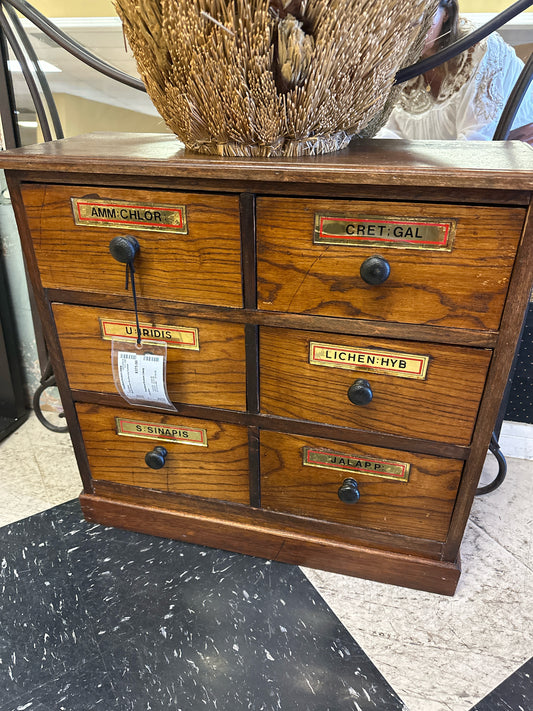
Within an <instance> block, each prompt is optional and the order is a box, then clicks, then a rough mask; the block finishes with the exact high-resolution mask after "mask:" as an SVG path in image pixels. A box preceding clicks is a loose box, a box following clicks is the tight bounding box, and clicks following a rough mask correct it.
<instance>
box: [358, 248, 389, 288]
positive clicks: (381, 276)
mask: <svg viewBox="0 0 533 711" xmlns="http://www.w3.org/2000/svg"><path fill="white" fill-rule="evenodd" d="M359 271H360V273H361V278H362V279H363V281H366V283H367V284H373V285H374V284H383V282H384V281H387V279H388V278H389V274H390V264H389V263H388V262H387V260H386V259H385V258H384V257H378V256H377V255H376V256H374V257H368V259H365V261H364V262H363V263H362V264H361V269H360V270H359Z"/></svg>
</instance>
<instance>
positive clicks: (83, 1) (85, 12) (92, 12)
mask: <svg viewBox="0 0 533 711" xmlns="http://www.w3.org/2000/svg"><path fill="white" fill-rule="evenodd" d="M459 3H460V7H461V11H462V12H501V10H505V9H506V8H507V7H509V6H510V5H512V3H513V0H459ZM31 4H32V5H33V6H34V7H36V8H37V9H38V10H39V11H40V12H42V13H43V15H46V16H47V17H111V16H113V15H116V12H115V8H114V7H113V2H112V0H32V2H31ZM526 12H533V8H529V10H526Z"/></svg>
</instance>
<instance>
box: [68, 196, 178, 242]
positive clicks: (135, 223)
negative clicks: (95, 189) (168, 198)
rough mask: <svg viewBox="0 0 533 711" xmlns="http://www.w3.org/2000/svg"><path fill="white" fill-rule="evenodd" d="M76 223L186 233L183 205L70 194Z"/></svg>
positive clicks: (89, 225) (90, 225)
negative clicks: (81, 196) (104, 198)
mask: <svg viewBox="0 0 533 711" xmlns="http://www.w3.org/2000/svg"><path fill="white" fill-rule="evenodd" d="M71 202H72V212H73V215H74V222H75V224H76V225H86V226H88V227H109V228H111V229H124V227H127V228H128V229H130V230H149V231H155V232H176V233H177V234H181V235H186V234H187V233H188V229H187V210H186V208H185V205H152V204H148V203H139V202H131V203H130V202H127V201H122V200H99V199H96V198H71Z"/></svg>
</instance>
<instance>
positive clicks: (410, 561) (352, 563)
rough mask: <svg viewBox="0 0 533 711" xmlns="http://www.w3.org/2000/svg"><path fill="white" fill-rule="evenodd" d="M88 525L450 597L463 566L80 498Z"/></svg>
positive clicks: (214, 519)
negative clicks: (100, 525)
mask: <svg viewBox="0 0 533 711" xmlns="http://www.w3.org/2000/svg"><path fill="white" fill-rule="evenodd" d="M80 502H81V507H82V511H83V515H84V516H85V519H86V520H87V521H91V522H94V523H100V524H102V525H104V526H114V527H117V528H122V529H126V530H128V531H136V532H137V533H147V534H150V535H154V536H160V537H163V538H173V539H175V540H180V541H185V542H187V543H197V544H200V545H205V546H208V547H212V548H223V549H225V550H229V551H234V552H236V553H243V554H245V555H252V556H257V557H259V558H267V559H270V560H276V561H279V562H282V563H290V564H292V565H303V566H306V567H310V568H319V569H321V570H327V571H329V572H332V573H342V574H345V575H353V576H354V577H358V578H365V579H368V580H375V581H377V582H381V583H389V584H392V585H400V586H403V587H407V588H414V589H416V590H425V591H427V592H432V593H439V594H441V595H453V594H454V593H455V590H456V587H457V583H458V580H459V576H460V572H461V566H460V562H459V560H457V561H456V562H455V563H449V562H445V561H438V560H429V559H425V558H420V557H417V556H413V555H404V554H401V553H394V552H389V551H382V550H376V549H371V548H365V547H363V546H356V545H352V544H348V543H340V542H338V541H331V540H328V539H327V538H322V537H319V536H307V535H303V534H298V533H294V532H293V533H290V534H288V533H287V531H281V530H278V529H276V528H274V527H269V526H267V525H264V524H263V525H261V526H257V525H256V524H254V523H253V522H250V524H244V523H240V522H239V523H237V522H234V521H228V520H226V519H224V518H223V517H219V516H216V515H212V514H211V515H209V516H205V515H198V514H196V515H195V514H190V513H185V512H178V511H172V510H169V509H164V508H159V507H154V506H151V507H148V506H146V505H142V506H140V505H136V504H132V503H125V502H122V501H113V500H110V499H106V498H104V497H101V496H94V495H93V494H82V495H81V496H80Z"/></svg>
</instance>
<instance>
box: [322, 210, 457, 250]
mask: <svg viewBox="0 0 533 711" xmlns="http://www.w3.org/2000/svg"><path fill="white" fill-rule="evenodd" d="M456 224H457V221H456V220H453V219H449V220H440V221H439V220H432V219H424V218H421V217H420V218H419V217H389V216H387V217H380V216H378V215H358V216H342V215H339V216H338V215H320V214H315V231H314V239H313V241H314V242H315V244H337V245H342V246H343V247H346V246H350V247H401V248H402V249H424V250H437V251H444V252H451V250H452V247H453V238H454V236H455V229H456Z"/></svg>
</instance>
